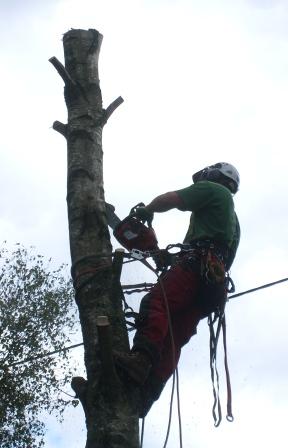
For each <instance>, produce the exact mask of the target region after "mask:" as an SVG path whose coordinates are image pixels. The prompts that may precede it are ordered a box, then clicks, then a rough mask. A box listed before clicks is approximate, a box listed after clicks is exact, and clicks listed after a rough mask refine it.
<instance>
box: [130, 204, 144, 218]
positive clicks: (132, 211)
mask: <svg viewBox="0 0 288 448" xmlns="http://www.w3.org/2000/svg"><path fill="white" fill-rule="evenodd" d="M139 207H145V204H144V202H139V203H138V204H136V205H134V207H132V208H131V210H130V213H129V215H135V213H136V209H137V208H139Z"/></svg>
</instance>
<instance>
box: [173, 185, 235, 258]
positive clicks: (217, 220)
mask: <svg viewBox="0 0 288 448" xmlns="http://www.w3.org/2000/svg"><path fill="white" fill-rule="evenodd" d="M176 193H177V194H178V195H179V196H180V198H181V199H182V201H183V203H184V206H183V207H182V208H181V210H183V211H186V210H187V211H191V212H192V214H191V218H190V225H189V228H188V232H187V234H186V236H185V239H184V243H190V242H192V241H193V240H212V241H214V242H216V243H217V242H218V243H219V244H221V245H224V246H225V247H228V248H229V249H230V256H229V259H230V260H229V261H230V262H229V264H230V265H231V264H232V261H233V259H234V257H235V254H236V251H237V247H238V244H239V240H240V227H239V222H238V219H237V215H236V213H235V211H234V202H233V197H232V194H231V192H230V190H228V188H226V187H224V186H223V185H221V184H218V183H216V182H210V181H207V180H204V181H200V182H197V183H195V184H193V185H191V186H190V187H187V188H183V189H182V190H178V191H176Z"/></svg>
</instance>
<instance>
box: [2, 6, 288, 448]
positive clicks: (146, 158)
mask: <svg viewBox="0 0 288 448" xmlns="http://www.w3.org/2000/svg"><path fill="white" fill-rule="evenodd" d="M1 3H2V4H1V7H0V10H1V14H0V25H1V26H0V35H1V43H2V45H1V50H0V51H1V62H2V64H1V65H2V67H1V73H0V79H1V86H2V92H1V109H0V119H1V124H2V133H1V134H2V135H1V137H2V138H1V150H0V157H1V176H0V189H1V192H2V194H1V216H0V231H1V238H2V240H5V239H7V240H8V242H9V243H11V244H12V243H14V242H22V243H24V244H26V245H30V244H31V245H35V246H36V247H37V249H38V250H39V252H41V253H43V254H45V255H47V256H49V257H50V256H52V257H53V259H54V260H55V262H62V261H67V262H69V246H68V234H67V218H66V203H65V196H66V191H65V189H66V143H65V141H64V139H63V138H62V137H61V136H60V135H58V134H56V133H55V132H54V131H53V130H52V129H51V125H52V123H53V121H54V120H56V119H58V120H60V121H63V122H65V120H66V109H65V104H64V99H63V82H62V80H61V79H60V78H59V76H58V75H57V73H56V72H55V70H54V69H53V67H52V66H51V65H50V64H49V63H48V59H49V58H50V57H51V56H56V57H58V58H59V59H60V60H63V51H62V42H61V38H62V34H63V33H64V32H66V31H67V30H68V29H69V28H96V29H98V30H99V31H100V32H101V33H102V34H103V35H104V40H103V44H102V50H101V55H100V66H99V68H100V79H101V88H102V94H103V102H104V106H107V105H108V104H109V103H110V102H111V101H113V100H114V99H115V98H116V97H118V96H119V95H121V96H123V98H124V100H125V102H124V104H123V105H122V106H121V107H119V109H117V111H116V112H115V113H114V115H113V116H112V117H111V119H110V120H109V122H108V124H107V126H106V127H105V129H104V136H103V143H104V171H105V172H104V174H105V192H106V199H107V200H108V201H109V202H112V203H114V204H115V205H116V207H117V210H118V212H119V215H120V216H123V217H124V216H125V214H127V212H128V211H129V210H130V208H131V207H132V206H133V205H134V204H136V203H137V202H139V201H140V200H142V201H144V202H148V201H150V200H151V199H152V198H153V197H154V196H155V195H157V194H159V193H162V192H165V191H168V190H172V189H177V188H181V187H184V186H186V185H188V184H189V183H190V182H191V174H192V173H193V172H194V171H196V170H198V169H200V168H202V167H203V166H205V165H207V164H211V163H215V162H217V161H229V162H231V163H233V164H235V165H236V166H237V168H238V169H239V171H240V175H241V186H240V191H239V193H238V194H237V195H236V196H235V204H236V209H237V211H238V215H239V218H240V222H241V227H242V241H241V245H240V248H239V253H238V257H237V260H236V261H235V264H234V266H233V268H232V277H233V279H234V281H235V283H236V286H237V291H238V292H239V291H242V290H245V289H248V288H251V287H254V286H256V285H261V284H262V283H266V282H269V281H273V280H277V279H279V278H282V277H287V261H286V258H287V250H288V235H287V221H288V212H287V146H288V134H287V118H288V76H287V74H288V28H287V23H288V3H287V2H286V1H284V0H283V1H280V0H279V1H276V0H274V1H272V0H270V1H268V0H266V1H264V0H261V1H260V0H235V1H234V2H231V1H228V0H226V1H225V0H213V1H212V0H201V1H200V0H198V1H197V0H192V1H188V0H187V1H184V0H178V1H167V0H162V1H160V0H158V1H157V0H154V1H148V0H146V1H144V0H142V1H141V0H133V1H132V0H121V2H120V1H117V0H105V1H104V0H103V1H100V0H93V1H92V0H82V1H81V2H80V3H79V2H78V1H76V0H62V1H60V0H58V1H56V0H55V1H54V0H53V1H47V2H39V1H32V0H31V1H25V2H23V1H13V0H10V1H9V2H1ZM188 218H189V214H187V213H182V214H181V213H180V212H174V211H173V212H169V213H167V214H165V215H159V216H156V218H155V220H154V225H155V230H156V232H157V235H158V239H159V242H160V244H161V246H163V247H164V246H166V245H167V244H168V243H171V242H178V241H181V240H182V239H183V235H184V233H185V230H186V227H187V222H188ZM124 275H125V282H127V281H134V280H136V281H144V280H146V281H150V280H152V277H151V275H150V273H147V272H146V271H145V270H144V271H143V269H136V270H134V267H133V269H132V268H131V271H129V270H128V269H125V274H124ZM133 300H134V303H137V301H138V299H137V298H134V299H133ZM287 312H288V305H287V285H286V284H283V285H279V286H275V287H274V288H271V289H268V290H266V291H262V292H258V293H255V294H253V295H251V296H244V297H243V298H241V299H240V298H239V299H235V301H233V302H232V301H231V302H230V303H229V304H228V317H227V320H228V343H229V358H230V369H231V377H232V385H233V392H234V396H233V398H234V401H233V406H234V414H235V422H234V423H233V424H229V423H226V422H225V421H223V423H222V426H221V427H220V428H218V429H214V427H213V422H212V417H211V414H210V412H211V404H212V391H211V385H210V377H209V363H208V332H207V325H206V322H203V323H202V324H201V325H200V326H199V331H198V335H197V336H196V337H195V338H193V340H192V341H191V342H190V344H189V345H188V346H187V347H186V348H185V349H184V351H183V357H182V360H181V364H180V378H181V403H182V420H183V432H184V434H183V437H184V446H185V448H190V447H191V448H192V447H193V448H202V447H203V448H204V447H207V446H208V445H210V444H211V443H212V441H213V444H214V446H216V447H220V446H221V448H223V447H226V446H230V445H231V446H232V445H233V447H234V448H238V447H240V446H241V447H242V446H243V445H245V446H248V447H249V446H253V444H254V445H255V444H256V443H257V445H259V446H261V447H262V448H268V446H269V448H270V446H271V444H272V443H273V444H275V445H278V446H280V447H281V446H284V445H283V442H282V440H285V436H286V433H285V429H286V426H285V425H286V421H285V422H284V416H286V415H287V410H288V404H287V403H288V386H287V375H288V362H287V359H288V358H287V339H288V330H287V323H286V320H287V319H286V316H287ZM219 367H220V370H221V371H222V375H221V385H222V388H221V391H222V395H221V396H222V405H223V412H224V405H225V383H224V374H223V370H222V360H221V352H220V354H219ZM168 400H169V390H167V392H165V394H164V395H163V397H161V400H160V401H159V402H158V403H157V405H155V408H154V409H153V410H152V411H151V414H150V415H149V418H147V421H146V440H147V442H146V444H145V445H144V446H147V447H148V446H149V448H154V447H155V448H156V447H157V448H158V447H159V446H161V444H163V441H164V438H165V427H166V424H167V421H168V420H167V419H168V408H167V406H168ZM70 414H71V415H70V416H69V418H67V419H66V422H65V423H64V426H63V427H61V426H59V425H58V424H57V423H56V422H54V421H51V423H49V425H50V426H49V428H50V429H49V432H48V434H47V447H48V448H62V447H64V446H67V445H69V446H70V448H76V446H77V448H78V447H79V446H81V440H84V439H85V431H84V430H83V428H84V419H83V415H82V411H81V409H79V410H75V413H74V411H73V412H72V411H71V413H70ZM173 421H174V424H173V428H172V435H171V442H170V446H177V443H178V442H177V434H178V433H177V419H176V414H175V418H174V420H173ZM82 445H83V443H82Z"/></svg>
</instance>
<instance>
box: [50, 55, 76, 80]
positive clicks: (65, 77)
mask: <svg viewBox="0 0 288 448" xmlns="http://www.w3.org/2000/svg"><path fill="white" fill-rule="evenodd" d="M49 62H51V64H52V65H53V66H54V67H55V68H56V70H57V72H58V73H59V75H60V76H61V78H62V79H63V81H64V83H65V84H69V83H70V84H72V85H74V86H75V85H76V82H75V81H74V80H73V79H72V78H71V76H70V75H69V73H68V72H67V70H66V68H65V67H64V65H63V64H62V63H61V62H60V61H59V60H58V59H57V58H56V57H55V56H52V58H50V59H49Z"/></svg>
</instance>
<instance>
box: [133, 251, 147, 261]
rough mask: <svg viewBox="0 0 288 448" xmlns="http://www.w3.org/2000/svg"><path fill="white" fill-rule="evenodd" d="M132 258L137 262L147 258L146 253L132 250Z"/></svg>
mask: <svg viewBox="0 0 288 448" xmlns="http://www.w3.org/2000/svg"><path fill="white" fill-rule="evenodd" d="M130 253H131V256H132V257H133V258H135V259H136V260H143V258H145V253H144V252H142V251H141V250H138V249H132V250H131V252H130Z"/></svg>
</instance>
